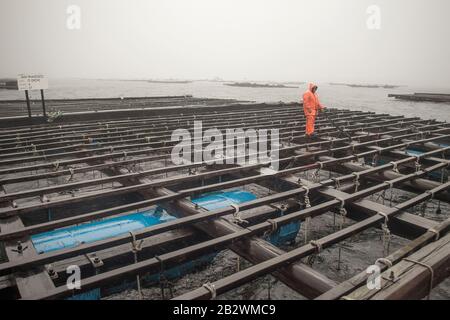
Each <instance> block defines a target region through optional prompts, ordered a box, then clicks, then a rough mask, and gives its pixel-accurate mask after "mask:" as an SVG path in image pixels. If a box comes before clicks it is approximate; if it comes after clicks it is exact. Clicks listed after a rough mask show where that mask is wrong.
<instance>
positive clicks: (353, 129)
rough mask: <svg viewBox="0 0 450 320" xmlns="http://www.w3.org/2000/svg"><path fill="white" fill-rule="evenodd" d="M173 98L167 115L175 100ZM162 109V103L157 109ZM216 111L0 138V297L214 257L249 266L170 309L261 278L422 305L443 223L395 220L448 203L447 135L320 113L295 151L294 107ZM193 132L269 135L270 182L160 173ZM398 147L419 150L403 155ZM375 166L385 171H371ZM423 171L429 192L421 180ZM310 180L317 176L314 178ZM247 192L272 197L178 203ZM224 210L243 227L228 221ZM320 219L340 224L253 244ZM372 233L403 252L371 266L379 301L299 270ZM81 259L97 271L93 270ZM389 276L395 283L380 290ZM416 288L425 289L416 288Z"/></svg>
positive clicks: (243, 176)
mask: <svg viewBox="0 0 450 320" xmlns="http://www.w3.org/2000/svg"><path fill="white" fill-rule="evenodd" d="M174 99H175V100H176V101H172V103H173V104H176V103H178V102H179V101H178V100H179V99H180V98H179V97H175V98H174ZM163 100H164V101H163V102H164V103H169V102H167V101H166V100H170V98H169V97H166V98H164V99H163ZM192 100H194V99H193V98H192ZM163 102H161V103H163ZM219 102H220V101H214V103H211V106H208V107H205V108H204V111H202V109H201V108H194V109H190V108H186V107H171V108H170V112H167V113H164V111H163V109H159V111H158V114H157V115H149V116H147V117H142V116H141V115H140V114H136V112H135V111H134V110H132V109H130V110H123V112H125V113H126V117H122V118H116V117H112V118H110V119H108V118H105V119H108V120H101V121H99V120H98V119H92V118H90V114H89V113H86V114H85V116H84V119H83V120H82V121H70V122H67V121H59V122H55V123H51V124H36V125H32V126H16V127H8V128H6V127H5V128H1V129H0V133H1V134H0V150H1V151H2V152H1V153H0V186H1V193H0V203H1V208H0V243H1V247H2V248H0V250H1V251H2V252H3V256H4V257H3V261H2V260H0V261H1V262H0V294H3V296H8V297H10V298H22V299H55V298H67V297H70V296H72V295H73V294H74V291H73V290H71V289H69V288H67V287H66V286H65V285H64V281H63V280H64V279H65V277H66V275H65V272H64V270H65V269H64V268H65V267H66V266H67V265H69V264H70V263H73V262H74V261H75V262H76V263H77V264H78V265H80V266H82V267H83V270H84V271H85V274H86V275H87V276H85V277H84V278H83V279H82V289H81V290H79V292H85V291H88V290H90V289H93V288H98V287H102V286H107V285H109V284H111V283H114V282H115V281H119V280H122V279H126V278H130V277H135V276H140V275H143V274H148V273H160V272H162V271H163V270H164V269H167V268H169V267H171V266H176V265H178V264H180V263H182V262H183V261H190V260H192V259H194V258H195V257H199V256H201V255H204V254H206V253H210V252H217V251H218V250H224V249H226V248H228V249H230V250H232V251H234V252H235V253H236V254H238V255H239V256H241V257H243V258H244V259H245V260H247V261H249V262H250V263H251V264H252V266H250V267H248V268H246V269H244V270H241V271H239V272H236V273H234V274H233V275H231V276H228V277H224V278H223V279H220V280H218V281H216V282H214V283H208V284H206V285H205V286H203V287H200V288H192V291H190V292H187V293H185V294H182V295H180V296H178V297H175V298H176V299H211V298H215V297H216V296H217V295H220V294H222V293H225V292H228V291H229V290H231V289H234V288H236V287H239V286H242V285H244V284H246V283H248V282H250V281H252V280H254V279H256V278H258V277H261V276H263V275H266V274H272V275H273V276H275V277H276V278H278V279H279V280H280V281H282V282H283V283H285V284H286V285H288V286H289V287H290V288H292V289H293V290H295V291H297V292H299V293H300V294H301V295H303V296H305V297H307V298H310V299H314V298H316V299H344V298H345V299H371V298H373V299H394V298H397V299H403V298H405V299H406V298H422V297H424V296H426V295H427V294H428V293H429V291H430V290H431V289H432V288H433V287H434V286H436V285H437V284H438V283H440V282H441V281H442V280H443V279H445V278H446V277H448V275H449V274H448V270H449V268H448V266H449V264H450V259H449V257H450V243H448V236H447V235H446V233H447V232H448V229H449V225H450V223H449V220H445V221H444V222H442V223H438V222H435V221H432V220H429V219H426V218H424V217H420V216H417V215H414V214H412V213H409V212H408V209H410V208H412V207H414V206H417V205H420V204H423V203H426V202H427V201H429V200H430V199H438V200H439V201H444V202H447V203H448V202H449V199H450V197H449V187H450V183H449V182H447V181H446V177H447V172H446V171H447V168H448V165H449V160H447V159H446V156H447V155H448V153H449V150H450V147H448V146H446V145H444V144H442V143H447V142H448V141H449V140H450V139H449V137H450V125H449V124H447V123H443V122H438V121H429V120H422V119H419V118H407V117H402V116H390V115H387V114H374V113H370V112H361V111H350V110H338V109H331V110H329V113H328V116H327V117H326V118H324V117H321V116H319V117H318V120H317V123H316V126H317V130H316V131H317V138H316V140H314V141H311V140H305V137H304V128H305V119H304V116H303V113H302V110H301V107H300V106H299V105H296V104H248V103H246V104H242V106H241V107H239V106H236V104H234V107H233V108H231V107H230V108H228V107H227V105H219V104H220V103H219ZM225 102H227V101H224V103H225ZM203 103H208V101H206V100H205V101H203ZM199 110H200V111H199ZM77 117H78V118H80V117H82V116H81V115H78V116H77ZM198 120H201V121H202V123H203V130H206V129H208V128H218V129H220V130H224V129H227V128H242V129H272V128H277V129H279V132H280V139H281V147H280V150H279V152H280V160H279V163H280V170H278V171H273V172H272V171H270V172H269V173H267V170H266V171H265V167H267V166H268V164H267V163H256V164H247V165H241V166H239V165H211V164H208V163H206V162H198V163H191V164H185V165H172V164H171V163H170V162H169V161H170V152H171V150H172V148H173V146H174V144H175V142H173V141H171V133H172V131H173V130H175V129H179V128H185V129H187V130H192V127H193V123H194V121H198ZM336 126H338V127H336ZM343 132H345V135H343V134H342V133H343ZM244 144H245V145H246V146H247V142H245V143H244ZM411 147H417V148H419V149H421V150H422V151H423V152H421V153H420V154H416V155H412V156H411V155H409V154H407V153H405V149H408V148H411ZM252 152H257V151H252V150H249V151H248V154H247V156H249V155H250V154H251V153H252ZM379 159H383V160H384V162H385V163H384V164H379V163H377V161H376V160H379ZM361 160H364V161H363V163H361ZM369 163H370V164H369ZM436 172H437V173H438V175H440V177H441V179H440V181H435V180H432V179H430V174H432V173H435V174H436ZM263 173H264V174H263ZM324 173H327V174H329V177H328V178H323V174H324ZM250 184H256V185H260V186H264V187H268V188H270V189H271V190H272V193H271V194H269V195H267V196H263V197H259V198H258V199H256V200H253V201H250V202H246V203H243V204H241V205H239V206H238V207H236V206H229V207H226V208H223V209H218V210H213V211H207V210H205V209H203V208H201V207H198V206H195V205H194V204H193V203H192V202H191V201H190V198H191V197H193V196H195V195H198V194H202V193H206V192H210V191H216V190H224V189H228V188H232V187H243V186H246V185H250ZM395 188H398V189H406V190H408V191H413V192H414V193H415V196H413V197H412V198H410V199H409V200H407V201H404V202H401V203H397V204H396V205H392V206H389V205H384V204H380V203H377V202H375V201H373V200H372V196H373V195H375V194H377V195H378V194H380V193H386V191H389V190H390V191H391V192H392V190H393V189H395ZM136 197H137V198H136ZM309 197H311V199H313V200H312V201H311V204H310V201H309ZM113 198H115V199H118V201H119V203H116V202H114V201H111V199H113ZM136 199H137V200H136ZM98 203H101V205H100V206H99V205H98ZM154 205H160V206H162V207H164V208H165V209H166V210H167V211H168V212H170V213H171V214H176V215H178V219H176V220H173V221H170V222H166V223H163V224H160V225H156V226H152V227H148V228H145V229H142V230H139V231H137V232H135V233H133V234H132V235H128V234H127V235H123V236H118V237H114V238H110V239H106V240H101V241H96V242H93V243H89V244H81V245H79V246H77V247H75V248H70V249H64V250H60V251H54V252H49V253H42V254H38V253H37V252H36V250H35V249H34V247H33V245H32V243H31V241H30V236H31V235H34V234H38V233H40V232H43V231H48V230H54V229H57V228H61V227H66V226H72V225H76V224H80V223H84V222H88V221H94V220H98V219H102V218H105V217H109V216H114V215H118V214H124V213H127V212H132V211H133V210H138V209H144V208H148V207H151V206H154ZM237 210H238V211H239V214H240V215H241V216H244V217H245V220H246V221H247V223H248V224H245V225H242V223H240V221H241V220H239V219H238V220H236V221H235V220H233V219H229V216H230V215H233V214H236V212H237ZM334 211H336V212H338V214H340V215H341V218H344V217H347V218H348V219H349V220H350V221H351V223H350V225H348V226H345V227H342V228H341V229H340V230H336V231H335V232H333V233H331V234H328V235H326V236H325V237H323V238H320V239H314V240H311V241H310V242H306V243H304V244H301V245H299V246H298V247H297V248H296V249H293V250H291V251H289V252H285V251H283V250H281V249H280V248H277V247H275V246H273V245H271V244H270V243H268V242H267V241H265V240H264V236H265V235H267V234H270V233H271V232H274V231H275V230H277V229H278V228H280V227H281V226H283V225H286V224H288V223H291V222H293V221H305V224H306V223H307V222H308V221H310V220H311V219H313V218H314V217H317V216H319V215H323V214H325V213H329V212H334ZM281 212H282V213H283V214H282V215H280V213H281ZM446 213H448V212H446ZM374 227H375V228H380V227H381V228H382V229H383V230H384V231H385V232H387V231H389V232H392V233H395V234H398V235H401V236H403V237H406V238H408V239H411V240H412V241H411V243H410V244H409V245H408V246H406V247H404V248H402V249H400V250H398V251H396V252H394V253H391V254H390V255H387V256H386V257H380V258H381V259H379V260H378V261H377V262H376V265H378V266H379V267H380V268H381V270H382V271H383V272H384V273H383V274H386V275H387V276H385V277H384V278H383V279H384V280H383V281H382V284H383V286H382V288H381V289H380V290H376V291H373V292H369V291H370V290H368V289H366V287H365V286H364V285H365V283H366V281H367V278H368V275H367V274H365V273H361V274H357V275H354V277H353V278H351V279H348V280H346V281H344V282H342V283H338V282H336V281H334V280H331V279H329V278H327V277H326V276H325V275H323V274H320V273H318V272H317V271H316V270H314V269H313V268H311V267H310V266H308V265H307V264H304V263H303V262H302V261H301V259H302V258H305V257H308V256H311V255H315V254H318V253H320V252H321V251H322V250H323V249H324V248H327V247H330V246H335V245H338V244H339V243H340V242H341V241H343V240H344V239H347V238H349V237H350V236H353V235H355V234H358V233H360V232H362V231H364V230H367V229H369V228H374ZM187 239H189V241H185V240H187ZM141 240H143V241H144V245H143V247H142V251H141V252H139V255H138V256H137V261H133V260H132V259H128V260H127V259H125V258H124V257H128V258H129V257H130V256H131V255H132V251H131V250H130V246H129V244H130V243H135V242H136V241H141ZM308 240H310V239H308ZM161 250H162V251H161ZM1 256H2V255H0V257H1ZM92 257H97V258H98V259H99V260H101V261H102V262H105V263H106V264H107V265H108V268H101V267H99V265H98V264H96V263H93V262H92V261H94V260H93V258H92ZM119 260H120V261H122V263H118V262H117V261H119ZM123 261H127V262H123ZM372 263H374V262H370V263H369V262H368V265H369V264H372ZM102 264H103V263H102ZM391 274H394V278H395V279H394V278H392V277H391V278H392V279H391V280H389V279H390V278H389V277H390V275H391ZM58 276H59V277H58ZM417 279H419V280H417ZM138 281H139V280H138ZM427 281H428V283H430V287H429V288H428V290H422V289H420V290H419V289H418V288H419V287H420V285H422V287H423V284H424V283H427ZM422 287H420V288H422ZM77 292H78V290H77Z"/></svg>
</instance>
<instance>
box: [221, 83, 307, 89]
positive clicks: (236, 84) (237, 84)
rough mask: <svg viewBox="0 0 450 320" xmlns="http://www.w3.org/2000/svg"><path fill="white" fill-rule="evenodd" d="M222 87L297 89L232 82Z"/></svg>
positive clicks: (280, 85)
mask: <svg viewBox="0 0 450 320" xmlns="http://www.w3.org/2000/svg"><path fill="white" fill-rule="evenodd" d="M224 85H225V86H230V87H245V88H275V89H285V88H291V89H297V88H298V87H293V86H286V85H284V84H268V83H254V82H234V83H224Z"/></svg>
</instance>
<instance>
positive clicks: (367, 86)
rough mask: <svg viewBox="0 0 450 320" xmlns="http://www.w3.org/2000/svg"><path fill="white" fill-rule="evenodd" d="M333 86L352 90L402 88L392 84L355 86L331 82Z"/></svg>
mask: <svg viewBox="0 0 450 320" xmlns="http://www.w3.org/2000/svg"><path fill="white" fill-rule="evenodd" d="M329 84H330V85H332V86H347V87H351V88H383V89H395V88H398V87H400V86H395V85H391V84H384V85H381V84H353V83H342V82H330V83H329Z"/></svg>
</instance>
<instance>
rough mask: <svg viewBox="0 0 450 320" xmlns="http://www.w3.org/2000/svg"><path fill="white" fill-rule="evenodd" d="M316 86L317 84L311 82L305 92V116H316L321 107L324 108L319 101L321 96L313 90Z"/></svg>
mask: <svg viewBox="0 0 450 320" xmlns="http://www.w3.org/2000/svg"><path fill="white" fill-rule="evenodd" d="M315 86H316V85H315V84H313V83H310V84H309V85H308V91H306V92H305V93H304V94H303V111H304V112H305V116H315V115H317V111H318V110H319V109H320V110H323V106H322V105H321V104H320V102H319V97H318V96H317V94H315V93H313V92H312V88H313V87H315Z"/></svg>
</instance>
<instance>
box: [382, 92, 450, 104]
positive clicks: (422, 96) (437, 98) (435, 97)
mask: <svg viewBox="0 0 450 320" xmlns="http://www.w3.org/2000/svg"><path fill="white" fill-rule="evenodd" d="M388 97H389V98H395V99H401V100H409V101H419V102H420V101H422V102H423V101H427V102H447V103H448V102H450V93H414V94H388Z"/></svg>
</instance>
